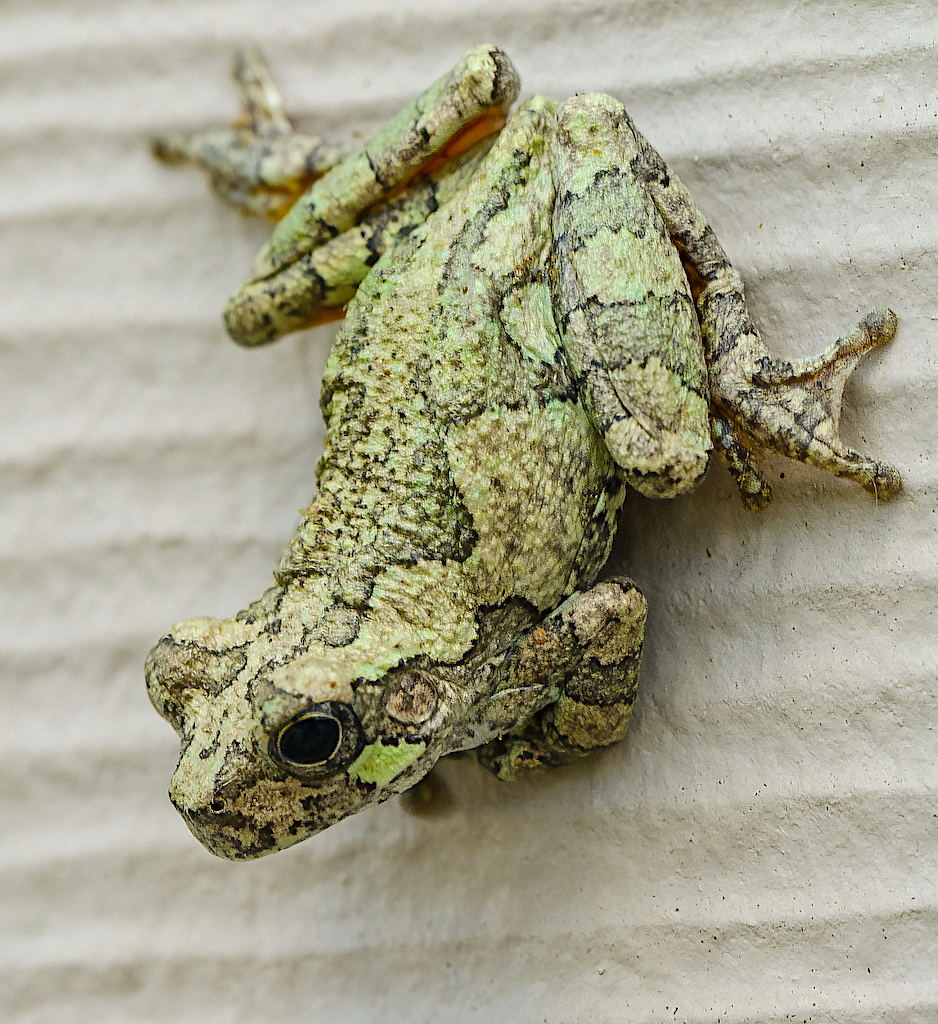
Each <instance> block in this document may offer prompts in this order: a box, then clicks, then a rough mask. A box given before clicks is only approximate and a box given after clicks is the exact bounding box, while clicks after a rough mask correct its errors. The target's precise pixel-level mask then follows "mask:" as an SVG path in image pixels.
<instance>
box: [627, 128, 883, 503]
mask: <svg viewBox="0 0 938 1024" xmlns="http://www.w3.org/2000/svg"><path fill="white" fill-rule="evenodd" d="M632 132H633V133H634V136H635V138H636V139H637V141H638V143H639V147H640V153H641V156H640V163H639V165H638V166H639V173H640V174H641V175H642V177H643V178H644V180H645V182H646V184H647V187H648V190H649V192H650V193H651V195H652V197H653V198H654V201H655V204H656V205H657V207H658V209H659V210H660V211H661V214H662V216H663V218H664V221H665V224H666V225H667V228H668V230H669V232H670V233H671V238H672V239H673V241H674V244H675V245H676V246H677V248H678V250H679V251H680V253H681V256H682V258H683V260H684V261H685V263H686V264H687V266H688V267H689V268H690V274H691V277H692V278H693V279H694V280H695V282H696V288H695V290H696V291H697V297H696V304H697V311H698V315H699V318H700V326H701V335H702V338H703V342H704V349H705V354H706V360H707V366H708V371H709V381H710V396H711V403H712V421H711V423H712V430H713V437H714V443H715V447H716V449H717V451H718V452H719V454H720V456H721V458H722V459H723V461H724V463H725V464H726V466H727V468H728V469H729V471H730V473H731V474H732V475H733V476H734V478H735V479H736V482H737V484H738V486H739V489H740V492H741V495H742V499H743V504H744V505H745V506H746V507H747V508H751V509H759V508H763V507H764V506H765V505H767V504H768V503H769V502H770V501H771V500H772V492H771V489H770V488H769V485H768V484H767V483H766V482H765V480H764V479H763V478H762V476H761V474H760V473H759V470H758V467H757V458H758V456H759V455H761V454H763V453H767V452H776V453H778V454H780V455H784V456H786V457H787V458H790V459H796V460H798V461H800V462H806V463H808V464H809V465H812V466H816V467H817V468H819V469H823V470H825V471H826V472H828V473H833V474H834V475H835V476H842V477H847V478H849V479H852V480H855V481H856V482H857V483H859V484H860V485H861V486H862V487H864V488H865V489H866V490H867V491H869V492H870V493H871V494H873V495H875V496H876V497H878V498H891V497H894V496H895V495H896V494H897V493H898V492H899V490H900V488H901V486H902V479H901V477H900V475H899V471H898V470H897V469H896V468H895V467H893V466H891V465H889V464H888V463H886V462H879V461H877V460H875V459H871V458H870V457H869V456H866V455H863V454H862V453H861V452H858V451H855V450H853V449H852V448H850V447H848V446H847V445H845V444H844V443H843V441H842V440H841V439H840V434H839V427H840V407H841V400H842V397H843V389H844V384H845V383H846V381H847V378H848V377H849V376H850V374H851V372H852V371H853V369H854V368H855V367H856V365H857V363H858V362H859V360H860V358H861V356H862V355H863V354H864V353H865V352H868V351H869V350H870V349H872V348H874V347H876V346H878V345H885V344H886V343H887V342H888V341H889V340H890V339H891V338H892V337H893V335H894V334H895V331H896V324H897V320H896V315H895V314H894V313H893V312H892V311H891V310H888V309H876V310H872V311H871V312H869V313H867V315H866V316H865V317H864V318H863V319H862V320H861V321H860V323H859V324H858V325H857V327H856V328H855V329H854V330H853V331H852V332H851V333H850V334H848V335H847V336H846V337H845V338H842V339H841V340H840V341H837V342H835V343H834V344H832V345H830V346H829V347H828V348H827V349H825V351H824V352H822V353H820V354H819V355H817V356H814V357H810V358H807V359H799V360H795V361H792V362H787V361H784V360H776V359H773V358H771V357H770V356H769V354H768V351H767V350H766V348H765V345H764V344H763V342H762V339H761V337H760V335H759V332H758V330H757V329H756V327H755V325H754V324H753V322H752V317H751V316H750V314H749V310H748V308H747V306H746V300H745V296H744V293H743V285H742V281H741V280H740V278H739V275H738V274H737V273H736V271H735V270H734V269H733V267H732V266H731V264H730V262H729V259H728V258H727V255H726V253H725V252H724V250H723V246H722V245H721V244H720V242H719V241H718V239H717V237H716V235H715V234H714V233H713V230H712V228H711V227H710V225H709V224H708V223H707V221H706V219H705V218H704V216H703V214H701V212H700V211H699V210H698V209H697V207H696V206H695V204H694V202H693V200H692V199H691V197H690V195H689V194H688V192H687V189H686V188H685V187H684V185H683V184H682V183H681V182H680V180H679V179H678V178H677V177H675V175H674V174H673V173H672V172H671V171H670V169H669V168H668V167H667V165H666V164H665V163H664V161H663V160H662V159H661V157H660V156H659V155H658V154H657V153H656V152H655V151H654V150H653V149H652V148H651V146H649V145H648V143H647V142H646V141H645V140H644V139H643V138H642V136H641V135H640V134H639V133H638V132H637V130H635V129H634V126H633V127H632Z"/></svg>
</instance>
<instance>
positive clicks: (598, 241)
mask: <svg viewBox="0 0 938 1024" xmlns="http://www.w3.org/2000/svg"><path fill="white" fill-rule="evenodd" d="M240 60H241V64H240V65H239V68H240V71H239V77H240V80H241V82H242V87H243V89H244V91H245V96H246V115H247V118H248V121H249V122H250V124H251V126H252V127H251V130H250V131H248V132H247V134H245V130H244V129H238V130H235V131H233V132H232V133H231V139H232V141H231V142H230V144H229V146H228V147H227V149H226V146H225V144H224V140H223V139H222V137H221V136H220V135H219V134H218V133H213V134H212V135H211V145H210V146H209V145H208V144H207V143H205V142H204V141H200V138H201V139H202V140H204V139H205V138H207V137H197V138H196V139H194V140H180V139H178V138H172V139H169V140H161V141H160V142H159V143H158V144H157V149H158V152H159V153H160V154H161V155H163V156H167V155H168V156H172V157H174V158H176V157H186V158H191V159H196V160H198V161H199V162H202V163H203V164H204V165H206V166H208V167H209V169H210V170H211V171H212V173H213V176H214V177H215V180H216V185H217V186H218V187H219V190H220V191H221V192H223V194H225V195H226V197H228V198H232V197H234V198H235V199H236V201H239V202H240V203H241V205H243V206H245V207H247V208H250V209H252V210H254V209H257V208H270V207H271V205H272V204H271V203H267V205H266V207H265V206H264V203H263V202H262V200H261V199H256V198H251V199H250V200H249V201H241V200H240V199H239V198H238V197H239V196H241V195H248V196H254V195H260V196H263V195H265V194H267V193H269V192H271V191H277V193H278V195H279V196H281V197H282V196H283V195H285V194H291V190H292V191H293V192H299V191H301V189H302V187H303V186H304V185H305V184H306V181H305V178H304V179H303V180H298V178H297V174H296V167H297V164H298V162H299V163H302V161H298V158H297V155H296V154H297V145H298V144H297V142H296V138H295V137H294V136H293V135H292V134H291V133H290V131H289V127H288V122H286V120H285V117H284V116H283V115H282V110H281V108H280V107H279V97H278V96H277V95H276V92H275V90H274V89H273V86H272V84H271V83H270V81H269V79H268V78H267V77H266V71H265V69H264V68H263V65H262V64H261V63H260V62H259V59H258V58H257V57H256V56H251V55H248V56H242V57H241V58H240ZM516 93H517V76H516V75H515V73H514V69H513V68H512V67H511V64H510V61H508V59H507V57H505V55H504V54H502V53H500V51H497V50H495V49H494V48H492V47H479V48H477V49H476V50H474V51H471V52H470V53H469V54H467V56H466V57H465V58H463V60H462V61H461V62H460V64H459V65H457V67H456V68H455V69H454V70H453V72H451V73H450V74H449V75H448V76H444V78H443V79H440V80H439V81H438V82H437V83H435V84H434V86H432V87H431V88H430V90H428V92H427V93H425V94H424V95H423V96H422V97H420V98H419V99H418V100H417V101H416V102H415V104H414V105H412V106H411V107H409V108H407V110H406V111H404V112H402V114H401V115H399V116H398V117H397V118H396V119H394V121H392V123H391V125H389V127H388V128H387V129H385V131H384V132H382V133H381V134H380V135H379V136H378V137H376V139H375V140H372V142H370V143H367V144H366V145H365V147H363V148H362V150H360V151H358V152H353V153H351V155H349V156H346V157H344V158H342V157H340V156H339V155H338V154H339V153H340V152H341V151H338V150H336V151H334V153H335V154H336V155H335V156H334V157H333V158H334V159H335V160H336V161H337V162H336V163H335V165H334V166H333V167H332V169H331V170H329V171H327V172H326V174H325V176H324V177H322V178H320V179H319V180H318V181H317V182H315V183H314V184H313V185H312V186H311V188H310V189H309V191H308V192H306V193H305V194H303V195H301V197H300V198H299V200H298V201H297V203H296V205H295V206H294V207H293V209H292V210H291V212H290V213H289V214H288V215H287V216H286V217H285V218H284V219H283V220H282V221H281V222H280V224H279V225H278V227H277V228H276V230H275V232H274V235H273V237H272V239H271V242H270V243H268V245H267V246H266V247H265V249H264V250H263V252H262V253H261V255H260V256H259V257H258V261H257V263H256V265H255V276H254V278H253V279H252V280H251V281H249V282H248V283H247V284H246V285H245V286H244V288H242V289H240V290H239V292H238V293H236V295H235V296H233V298H232V300H231V302H230V303H229V306H228V309H227V311H226V322H227V324H228V326H229V329H230V331H231V332H232V334H233V336H234V337H235V338H236V340H240V341H241V342H242V343H245V344H260V343H266V342H267V341H270V340H273V339H274V338H275V337H276V336H278V335H279V334H282V333H285V332H286V331H288V330H293V329H297V328H298V327H301V326H306V325H308V324H309V323H311V322H315V321H316V320H317V319H326V318H328V317H329V316H330V315H333V314H332V313H331V312H330V311H331V310H332V309H334V308H335V307H338V306H341V305H342V304H343V303H344V302H346V301H348V302H349V304H348V308H347V311H346V316H345V322H344V324H343V325H342V329H341V331H340V333H339V335H338V337H337V339H336V342H335V345H334V347H333V350H332V352H331V355H330V357H329V361H328V364H327V366H326V370H325V373H324V377H323V385H322V398H321V404H322V410H323V415H324V418H325V423H326V450H325V453H324V455H323V457H322V459H321V461H320V464H319V470H318V474H317V483H318V486H317V491H316V494H315V496H314V498H313V500H312V502H311V504H310V505H309V507H308V508H307V509H306V510H305V511H304V513H303V517H302V519H301V521H300V523H299V525H298V526H297V529H296V532H295V534H294V537H293V539H292V541H291V543H290V546H289V547H288V549H287V551H286V552H285V554H284V556H283V559H282V560H281V563H280V565H279V567H278V569H277V571H276V573H275V585H274V586H273V587H271V588H270V589H269V590H268V591H267V592H266V593H265V594H264V595H262V596H261V598H259V599H258V601H256V602H255V603H254V604H253V605H251V606H250V607H249V608H248V609H246V610H245V611H243V612H241V613H239V614H238V615H236V616H234V617H233V618H232V619H225V620H216V619H197V620H191V621H189V622H184V623H181V624H179V625H177V626H175V627H173V629H172V630H171V631H170V632H169V633H168V634H167V636H165V637H164V638H163V639H162V640H161V641H160V643H159V644H157V646H156V647H155V648H154V649H153V651H152V652H151V653H150V657H149V659H148V663H147V681H148V687H149V691H150V695H151V699H152V700H153V702H154V704H155V706H156V707H157V709H158V710H159V711H160V713H161V714H163V715H164V717H166V718H167V719H168V720H169V721H170V722H171V723H172V724H173V725H174V727H175V728H176V729H177V731H178V732H179V735H180V738H181V754H180V763H179V767H178V768H177V770H176V773H175V775H174V778H173V783H172V787H171V797H172V799H173V802H174V803H175V805H176V806H177V808H178V809H179V810H180V812H181V813H182V815H183V817H184V818H185V820H186V822H187V824H188V825H189V827H190V828H191V829H192V831H193V832H194V834H195V835H196V836H197V837H198V838H199V839H200V840H201V841H202V842H203V843H204V844H205V845H206V846H207V847H208V848H209V849H210V850H211V851H212V852H214V853H216V854H218V855H220V856H224V857H229V858H232V859H241V858H247V857H255V856H260V855H262V854H265V853H269V852H273V851H274V850H277V849H282V848H285V847H287V846H290V845H292V844H293V843H295V842H297V841H299V840H301V839H304V838H306V837H307V836H310V835H312V834H314V833H315V832H318V831H320V830H321V829H323V828H325V827H327V826H328V825H330V824H333V823H334V822H336V821H338V820H340V819H341V818H343V817H346V816H347V815H349V814H352V813H354V812H356V811H358V810H361V809H363V808H365V807H368V806H371V805H373V804H376V803H378V802H380V801H382V800H385V799H387V798H388V797H390V796H392V795H394V794H397V793H401V792H403V791H404V790H406V789H408V788H409V787H411V786H413V785H414V784H415V783H416V782H418V781H419V780H420V779H421V778H422V777H423V776H424V775H425V774H426V773H427V772H428V771H429V770H430V768H431V767H432V766H433V764H434V763H435V762H436V761H437V760H438V759H439V758H440V757H442V756H444V755H446V754H448V753H452V752H455V751H459V750H471V751H472V752H473V753H474V755H475V756H476V757H477V759H478V760H479V762H480V763H482V764H483V765H485V766H486V767H488V768H490V769H491V770H492V771H494V772H495V773H496V774H497V775H498V776H499V777H500V778H503V779H511V778H514V777H516V776H517V775H518V774H519V773H521V772H523V771H526V770H531V769H539V768H545V767H551V766H555V765H560V764H564V763H568V762H569V761H571V760H573V759H575V758H577V757H580V756H582V755H583V754H585V753H587V752H589V751H590V750H591V749H595V748H596V747H600V746H605V745H607V744H609V743H612V742H615V741H616V740H618V739H619V738H621V736H622V735H623V734H624V732H625V730H626V728H627V726H628V720H629V715H630V712H631V707H632V702H633V701H634V697H635V687H636V684H637V678H638V667H639V660H640V655H641V645H642V635H643V628H644V619H645V602H644V599H643V598H642V596H641V594H640V592H639V591H638V589H637V588H636V587H635V585H634V584H633V583H632V582H631V581H629V580H626V579H611V580H605V581H602V582H600V583H596V582H595V581H596V579H597V577H598V575H599V573H600V570H601V569H602V567H603V565H604V563H605V561H606V559H607V557H608V555H609V550H610V547H611V544H612V539H613V535H614V532H615V526H616V518H617V512H618V509H619V507H620V505H621V503H622V501H623V499H624V496H625V490H626V486H627V485H632V486H634V487H636V488H638V489H639V490H641V491H642V492H643V493H646V494H649V495H652V496H660V497H669V496H673V495H676V494H680V493H683V492H685V491H687V490H689V489H690V488H692V487H693V486H694V485H695V484H696V483H697V481H698V480H699V479H700V478H701V476H702V474H703V473H704V471H705V469H706V466H707V463H708V458H709V453H710V450H711V444H712V442H711V434H712V436H713V437H715V438H716V439H717V442H718V448H719V450H720V452H721V455H722V456H723V457H724V460H725V461H726V463H727V465H728V466H729V468H730V469H731V471H732V472H733V473H734V476H735V477H736V479H737V480H738V482H739V484H740V489H741V492H742V494H743V498H744V502H745V503H746V504H748V505H749V506H750V507H753V508H759V507H762V506H764V505H765V504H766V503H767V502H768V500H770V494H769V491H768V488H767V486H766V485H765V484H764V482H763V481H762V479H761V477H760V476H759V475H758V470H757V468H756V465H755V459H756V456H757V454H758V452H760V451H761V450H776V451H781V452H782V453H783V454H786V455H789V456H790V457H794V458H799V459H802V460H804V461H809V462H812V463H814V464H816V465H820V466H821V468H824V469H827V470H829V471H832V472H836V473H839V474H840V475H848V476H852V477H853V478H854V479H856V480H858V482H860V483H861V484H863V486H865V487H867V489H870V490H875V491H877V492H878V493H879V494H880V495H881V496H883V497H887V496H889V495H890V494H892V493H895V491H897V490H898V487H899V477H898V473H897V472H896V471H895V470H894V469H892V467H890V466H888V465H886V464H882V463H876V462H874V461H872V460H870V459H867V458H865V457H864V456H861V455H859V454H858V453H855V452H850V451H849V450H847V449H845V448H844V447H843V446H842V445H841V444H840V442H839V439H838V438H837V418H838V416H839V405H840V394H841V392H842V388H843V381H844V380H845V379H846V376H847V375H848V374H849V372H850V370H851V369H852V368H853V365H855V362H856V359H857V358H859V355H860V354H862V351H865V350H866V349H867V348H869V347H871V345H872V344H879V343H882V342H884V341H886V340H888V338H889V337H891V336H892V332H893V331H894V329H895V323H894V317H893V316H892V314H889V313H888V311H880V312H879V313H874V314H870V315H869V316H868V318H867V319H866V320H865V321H864V322H863V323H862V324H861V325H860V327H859V328H857V331H855V332H854V334H852V335H851V336H849V338H848V339H845V340H844V342H842V343H838V345H837V346H832V348H831V349H830V350H829V351H828V352H827V353H825V354H824V355H823V357H819V358H818V359H817V360H813V361H810V360H809V361H804V363H803V364H798V365H792V364H779V363H776V362H774V361H772V360H770V359H769V357H768V355H767V354H766V352H765V349H764V347H763V346H762V343H761V340H760V339H759V337H758V334H757V333H756V331H755V328H754V327H752V324H751V320H749V318H748V312H747V311H746V308H745V302H744V299H743V295H742V285H741V283H740V281H739V278H738V276H737V275H736V273H735V271H733V269H732V267H731V266H730V264H729V262H728V260H727V259H726V255H725V253H724V252H723V250H722V247H721V246H720V245H719V242H718V241H717V240H716V238H715V236H714V235H713V232H712V231H711V229H710V228H709V226H708V225H707V224H706V221H705V219H704V218H703V216H702V215H701V214H700V213H699V211H697V209H696V207H695V206H694V205H693V203H692V201H691V200H690V197H689V196H688V195H687V193H686V190H684V188H683V185H681V183H680V182H679V181H678V180H677V179H676V178H674V176H673V175H672V174H671V173H670V171H669V170H668V168H667V166H666V165H665V164H664V163H663V161H662V160H661V158H660V157H659V156H658V154H657V153H655V152H654V150H652V149H651V148H650V147H649V146H648V144H647V142H645V140H644V139H643V138H642V136H641V135H640V134H639V133H638V132H637V131H636V130H635V128H634V126H633V125H632V123H631V121H630V120H629V118H628V115H627V114H626V112H625V110H624V108H623V107H622V105H621V104H620V103H618V101H616V100H614V99H612V98H611V97H607V96H602V95H597V94H592V95H586V96H577V97H574V98H573V99H571V100H568V101H567V102H566V103H564V104H562V105H560V106H559V107H558V105H557V104H555V103H553V102H551V101H549V100H545V99H542V98H540V97H536V98H534V99H533V100H530V101H528V102H527V103H525V104H523V105H522V106H520V107H519V108H518V109H517V110H516V111H515V112H514V113H513V114H511V115H510V116H508V117H507V121H505V123H504V126H501V125H502V122H503V120H504V118H505V117H506V107H507V105H508V104H510V102H511V101H512V100H513V99H514V98H515V95H516ZM252 145H253V146H255V148H256V150H257V152H254V153H253V155H251V152H250V147H251V146H252ZM304 145H307V146H308V148H309V151H310V153H312V152H314V151H315V154H316V156H317V158H318V157H319V156H320V155H321V154H322V153H323V152H326V150H324V149H323V148H322V144H321V143H319V142H318V140H311V141H309V142H308V143H304ZM278 146H281V147H282V148H283V150H284V153H285V157H284V169H283V172H282V179H283V180H280V179H277V173H276V170H275V168H276V162H277V161H276V156H277V152H278ZM232 149H233V150H236V151H237V152H239V153H240V154H241V156H240V160H241V165H243V166H245V167H247V168H248V170H247V171H244V170H241V171H238V172H237V173H238V174H241V176H242V177H241V178H238V177H237V174H236V175H235V179H236V180H235V181H234V182H232V181H231V180H229V178H227V177H224V176H223V175H222V178H223V180H222V181H221V182H220V183H219V181H218V179H219V176H220V175H221V172H220V171H219V163H221V162H224V170H225V174H226V175H229V176H230V174H231V173H232V172H231V171H230V168H231V166H232V164H233V162H234V161H233V159H232V158H231V157H230V153H229V151H230V150H232ZM440 151H443V153H444V155H445V156H446V157H447V159H446V160H442V159H439V158H438V157H436V156H435V154H438V153H439V152H440ZM245 152H247V153H248V156H245ZM219 154H221V155H219ZM312 160H313V158H312V157H310V160H309V161H307V163H310V162H311V161H312ZM261 165H263V167H264V177H263V180H262V181H260V180H258V175H257V171H256V168H257V167H258V166H261ZM271 168H274V170H272V169H271ZM322 169H323V168H319V167H317V169H316V171H317V173H319V171H321V170H322ZM420 171H423V173H418V172H420ZM415 174H416V175H417V176H416V177H415V176H414V175H415ZM301 177H302V176H301ZM272 181H274V184H272V183H271V182H272ZM389 192H390V193H391V195H390V196H389V198H388V199H387V201H386V202H384V203H380V199H381V197H382V196H385V195H386V194H387V193H389ZM376 202H378V205H377V206H376V205H375V204H376ZM685 265H686V266H688V267H689V268H690V269H689V271H688V272H685ZM690 280H693V281H694V288H693V289H692V287H691V284H690ZM809 363H810V365H808V364H809ZM816 382H817V383H816Z"/></svg>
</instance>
